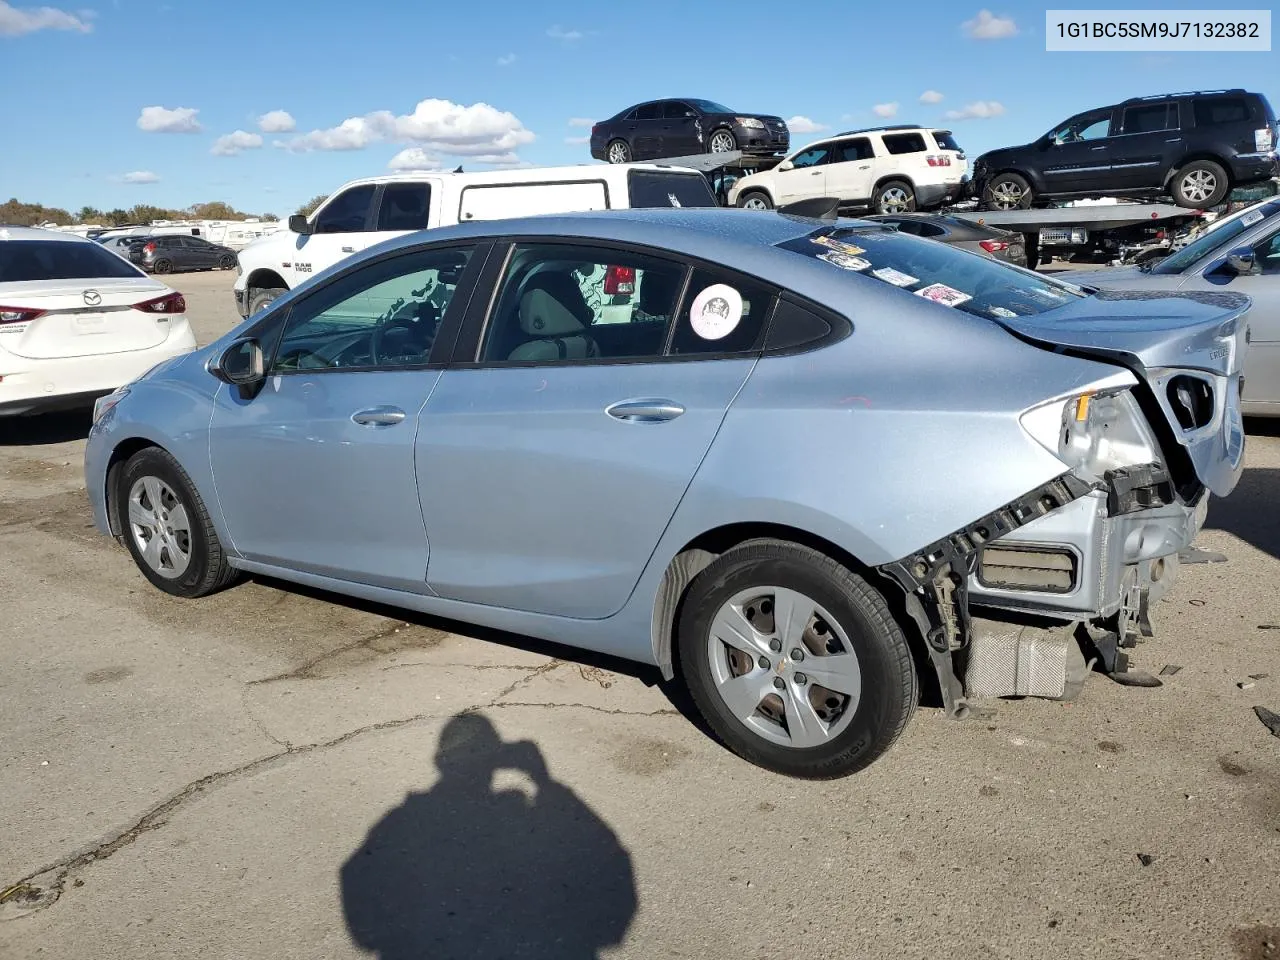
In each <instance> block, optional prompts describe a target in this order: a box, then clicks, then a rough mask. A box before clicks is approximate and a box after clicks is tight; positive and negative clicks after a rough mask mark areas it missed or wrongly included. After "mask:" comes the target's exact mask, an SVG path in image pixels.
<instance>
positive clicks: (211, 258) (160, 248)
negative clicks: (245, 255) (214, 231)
mask: <svg viewBox="0 0 1280 960" xmlns="http://www.w3.org/2000/svg"><path fill="white" fill-rule="evenodd" d="M141 239H142V240H143V241H144V242H143V243H135V244H133V245H131V246H130V247H129V259H130V260H132V261H133V262H134V263H136V264H137V265H138V266H140V267H142V269H144V270H146V271H147V272H148V273H173V272H175V271H178V270H234V269H235V266H236V252H235V251H234V250H232V249H231V248H230V247H224V246H222V244H220V243H210V242H209V241H208V240H203V239H201V238H200V237H190V236H186V235H185V234H164V235H162V236H154V235H153V236H150V237H142V238H141Z"/></svg>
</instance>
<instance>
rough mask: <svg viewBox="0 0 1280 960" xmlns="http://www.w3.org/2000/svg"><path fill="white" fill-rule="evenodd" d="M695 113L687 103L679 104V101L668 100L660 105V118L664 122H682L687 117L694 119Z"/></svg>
mask: <svg viewBox="0 0 1280 960" xmlns="http://www.w3.org/2000/svg"><path fill="white" fill-rule="evenodd" d="M696 116H697V113H695V112H694V110H693V108H692V107H690V106H689V105H688V104H687V103H681V102H680V101H679V100H668V101H667V102H666V103H664V104H663V105H662V118H663V119H664V120H684V119H687V118H688V117H696Z"/></svg>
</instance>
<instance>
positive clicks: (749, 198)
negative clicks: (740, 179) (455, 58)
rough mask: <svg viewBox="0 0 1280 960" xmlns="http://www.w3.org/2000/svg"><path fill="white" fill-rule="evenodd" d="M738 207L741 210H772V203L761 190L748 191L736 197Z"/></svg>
mask: <svg viewBox="0 0 1280 960" xmlns="http://www.w3.org/2000/svg"><path fill="white" fill-rule="evenodd" d="M738 206H740V207H741V208H742V209H743V210H772V209H773V201H772V200H770V199H769V195H768V194H767V193H765V192H764V191H763V190H748V191H747V192H746V193H744V194H743V195H742V196H740V197H738Z"/></svg>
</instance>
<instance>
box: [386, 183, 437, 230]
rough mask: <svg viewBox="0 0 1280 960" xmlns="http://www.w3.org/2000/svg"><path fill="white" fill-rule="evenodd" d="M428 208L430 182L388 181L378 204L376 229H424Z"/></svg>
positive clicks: (429, 203) (429, 202)
mask: <svg viewBox="0 0 1280 960" xmlns="http://www.w3.org/2000/svg"><path fill="white" fill-rule="evenodd" d="M430 208H431V185H430V184H427V183H388V184H387V185H386V186H385V187H383V188H382V202H381V203H380V204H379V205H378V229H379V230H425V229H427V213H428V212H429V210H430Z"/></svg>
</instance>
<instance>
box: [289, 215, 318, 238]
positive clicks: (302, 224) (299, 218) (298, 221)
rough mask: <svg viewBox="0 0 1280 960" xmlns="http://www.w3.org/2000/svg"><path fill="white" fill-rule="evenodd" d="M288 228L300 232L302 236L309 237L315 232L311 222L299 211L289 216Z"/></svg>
mask: <svg viewBox="0 0 1280 960" xmlns="http://www.w3.org/2000/svg"><path fill="white" fill-rule="evenodd" d="M289 229H290V230H292V231H293V232H294V233H300V234H302V235H303V236H304V237H309V236H311V234H313V233H315V230H314V229H313V228H312V226H311V223H310V222H309V221H308V220H307V218H306V217H304V216H303V215H302V214H300V213H295V214H294V215H293V216H291V217H290V218H289Z"/></svg>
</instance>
